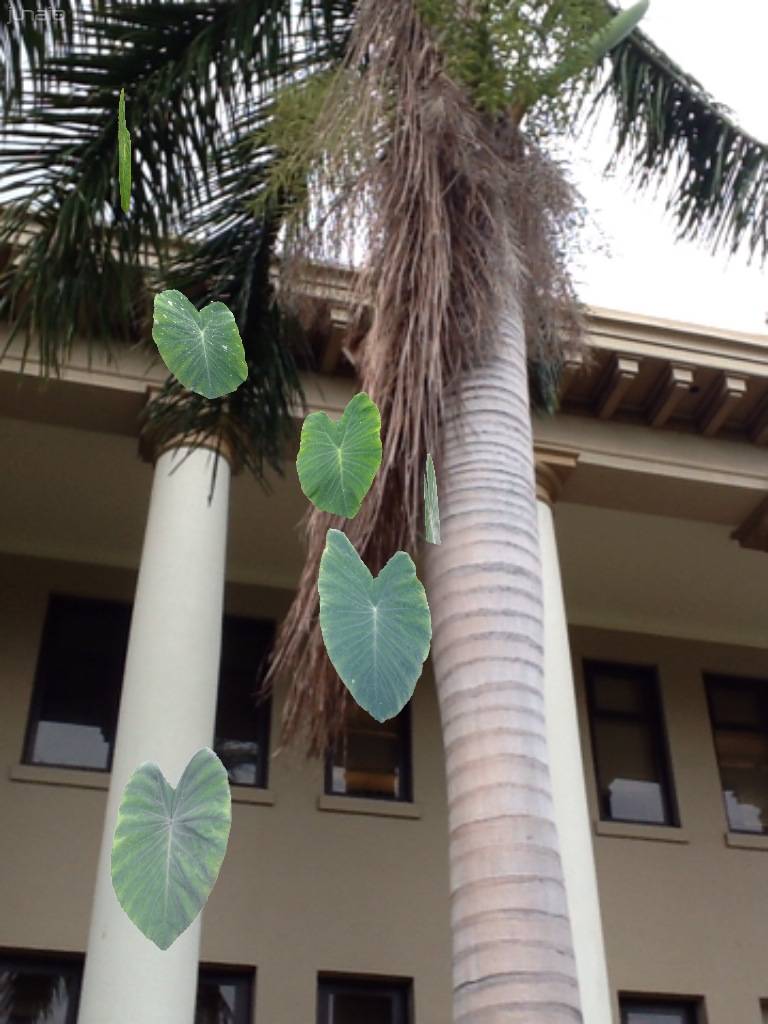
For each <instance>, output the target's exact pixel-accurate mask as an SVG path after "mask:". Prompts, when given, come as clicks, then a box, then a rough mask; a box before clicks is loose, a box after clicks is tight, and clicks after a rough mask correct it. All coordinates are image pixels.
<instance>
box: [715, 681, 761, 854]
mask: <svg viewBox="0 0 768 1024" xmlns="http://www.w3.org/2000/svg"><path fill="white" fill-rule="evenodd" d="M702 678H703V681H704V692H705V694H706V698H707V711H708V713H709V728H710V733H711V735H712V749H713V752H714V755H715V761H716V762H717V775H718V779H719V781H720V799H721V800H722V803H723V814H724V815H725V823H726V825H727V826H728V831H729V832H733V833H734V835H740V836H768V823H766V825H765V827H764V828H763V830H762V831H761V832H756V831H754V829H745V828H734V827H733V825H732V824H731V819H730V815H729V814H728V804H727V803H726V800H725V787H724V786H723V769H722V766H721V764H720V757H719V755H718V752H717V742H716V731H717V729H718V728H721V729H728V730H729V731H730V732H743V733H751V734H753V735H754V734H755V732H756V730H755V729H751V728H749V726H745V725H738V724H729V725H718V724H717V719H716V715H715V706H714V701H713V699H712V688H713V685H714V684H720V685H722V684H725V685H726V686H728V687H732V688H733V689H739V688H746V689H755V690H757V689H758V687H761V686H762V687H764V688H765V693H764V694H761V695H760V696H761V698H762V699H761V700H760V713H761V719H762V725H763V729H764V731H765V736H766V738H768V679H765V678H763V677H761V676H737V675H731V674H729V673H723V672H704V673H702ZM758 735H759V733H758Z"/></svg>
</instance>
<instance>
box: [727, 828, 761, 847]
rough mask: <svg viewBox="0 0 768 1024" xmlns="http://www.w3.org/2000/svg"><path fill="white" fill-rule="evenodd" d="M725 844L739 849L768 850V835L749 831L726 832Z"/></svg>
mask: <svg viewBox="0 0 768 1024" xmlns="http://www.w3.org/2000/svg"><path fill="white" fill-rule="evenodd" d="M725 845H726V846H732V847H734V848H735V849H739V850H768V836H766V835H760V834H759V833H757V832H756V833H755V834H754V835H752V834H750V833H749V832H726V833H725Z"/></svg>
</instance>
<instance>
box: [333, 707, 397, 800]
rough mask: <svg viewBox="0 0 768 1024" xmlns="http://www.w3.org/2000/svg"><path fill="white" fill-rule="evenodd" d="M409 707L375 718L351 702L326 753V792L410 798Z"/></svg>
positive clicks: (392, 798)
mask: <svg viewBox="0 0 768 1024" xmlns="http://www.w3.org/2000/svg"><path fill="white" fill-rule="evenodd" d="M409 715H410V709H409V707H408V705H406V706H405V707H404V708H403V710H402V711H401V712H400V714H399V715H397V716H396V717H395V718H391V719H389V721H387V722H377V721H376V720H375V719H374V718H371V716H370V715H369V714H368V712H367V711H363V709H362V708H361V707H359V706H358V705H357V704H354V703H350V705H349V708H348V712H347V719H346V723H347V724H346V729H345V731H344V733H343V734H342V736H341V737H340V738H339V741H338V743H337V744H336V747H335V749H334V750H333V751H332V752H331V753H330V754H329V756H328V763H327V768H326V792H328V793H336V794H339V795H344V796H359V797H372V798H374V799H383V800H410V799H411V793H410V722H409Z"/></svg>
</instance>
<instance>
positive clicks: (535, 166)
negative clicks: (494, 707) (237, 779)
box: [269, 0, 581, 754]
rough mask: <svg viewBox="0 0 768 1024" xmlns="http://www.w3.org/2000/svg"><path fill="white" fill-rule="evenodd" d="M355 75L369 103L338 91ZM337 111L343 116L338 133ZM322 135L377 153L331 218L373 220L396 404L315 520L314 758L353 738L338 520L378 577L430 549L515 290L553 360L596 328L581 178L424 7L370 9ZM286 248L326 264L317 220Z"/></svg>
mask: <svg viewBox="0 0 768 1024" xmlns="http://www.w3.org/2000/svg"><path fill="white" fill-rule="evenodd" d="M353 80H354V81H355V83H356V88H357V94H356V95H355V97H354V103H351V102H349V96H348V95H347V96H346V98H344V97H340V96H339V95H338V93H336V95H334V92H335V90H337V89H348V88H350V82H352V81H353ZM339 118H343V119H346V120H345V122H344V123H343V124H341V125H340V124H339V120H338V119H339ZM350 118H351V119H352V121H351V123H350V121H349V119H350ZM340 128H341V129H344V130H340ZM318 135H320V136H322V137H325V138H330V139H338V138H346V139H350V138H354V139H355V140H357V142H358V144H359V146H360V147H362V148H358V150H357V151H356V155H355V161H356V164H357V166H356V173H355V174H354V175H351V176H350V177H349V179H348V187H347V192H346V195H344V196H343V197H341V199H339V197H338V196H334V197H333V199H332V200H331V202H330V203H329V206H328V209H327V211H326V216H325V217H324V219H323V225H324V226H325V227H327V225H328V224H329V223H333V224H334V229H335V230H336V229H341V230H343V229H344V227H345V225H344V222H343V210H344V209H345V208H346V209H349V208H351V207H354V206H355V205H356V204H357V208H358V209H360V208H362V209H363V210H364V211H365V220H366V228H367V234H368V248H369V254H368V260H367V263H366V267H365V269H364V271H363V272H362V273H361V274H360V275H359V278H358V282H357V301H358V307H359V309H362V308H363V307H364V306H368V307H369V310H370V317H371V323H370V329H369V330H368V332H367V334H366V335H365V337H364V339H363V341H362V343H361V344H360V345H359V347H358V349H357V370H358V376H359V382H360V387H361V389H362V390H364V391H365V392H367V394H369V395H370V397H371V398H372V399H373V400H374V401H375V402H376V403H377V405H378V407H379V409H380V411H381V416H382V440H383V445H384V458H383V461H382V466H381V469H380V471H379V474H378V476H377V478H376V480H375V481H374V484H373V487H372V489H371V492H370V493H369V495H368V497H367V498H366V500H365V502H364V503H363V507H362V509H361V511H360V512H359V514H358V516H357V517H356V518H355V519H354V520H351V521H349V520H342V519H339V518H338V517H333V516H330V515H328V514H326V513H323V512H320V511H318V510H316V509H312V510H311V511H310V512H309V513H308V515H307V518H306V537H307V558H306V562H305V565H304V570H303V572H302V575H301V579H300V582H299V586H298V592H297V594H296V596H295V599H294V602H293V604H292V606H291V609H290V611H289V613H288V616H287V618H286V619H285V621H284V622H283V624H282V627H281V629H280V630H279V633H278V637H277V642H276V648H275V651H274V653H273V659H272V664H271V668H270V674H269V679H270V680H272V679H274V678H275V677H276V676H277V675H284V676H286V677H288V678H289V679H290V680H291V688H290V691H289V695H288V699H287V705H286V709H285V715H284V723H283V724H284V730H283V738H284V739H285V740H286V741H289V740H291V739H294V738H296V737H297V736H298V734H300V733H301V734H303V738H304V739H305V740H306V741H307V748H308V752H309V753H310V754H318V753H321V752H322V751H323V750H324V749H325V747H326V746H327V744H328V742H329V741H330V740H332V739H333V738H335V736H336V735H337V734H338V731H339V730H340V728H341V726H342V723H343V716H344V709H345V701H346V690H345V689H344V687H343V685H342V684H341V682H340V680H339V679H338V677H337V675H336V673H335V671H334V670H333V667H332V665H331V664H330V661H329V660H328V657H327V655H326V652H325V648H324V646H323V641H322V636H321V633H320V627H319V623H318V612H319V604H318V594H317V576H318V569H319V563H320V557H321V555H322V552H323V548H324V544H325V538H326V533H327V531H328V529H329V527H334V528H337V529H343V530H344V531H345V532H346V533H347V535H348V536H349V538H350V540H351V541H352V543H353V544H354V545H355V547H356V549H357V551H358V553H359V554H360V556H361V558H362V559H363V560H364V562H365V563H366V564H367V565H368V567H369V569H370V570H371V571H372V572H373V573H378V572H379V571H380V569H381V568H382V567H383V565H384V564H385V563H386V562H387V560H388V559H389V558H390V557H391V556H392V555H393V554H394V553H395V552H396V551H398V550H406V551H409V552H410V553H411V554H412V555H414V554H415V553H416V550H417V547H418V543H419V533H420V523H421V494H420V488H421V477H422V472H423V466H424V459H425V457H426V453H427V452H428V451H431V452H433V453H435V454H437V453H438V452H439V450H440V423H441V418H442V414H443V407H444V401H445V397H446V395H447V394H448V392H449V390H450V389H451V387H452V385H453V384H454V383H455V382H456V381H457V379H458V378H459V376H460V375H461V374H462V373H463V371H465V370H466V369H467V368H468V367H470V366H471V365H473V364H475V363H476V362H477V361H479V360H481V359H482V358H483V357H484V354H485V347H486V346H485V342H486V339H487V338H489V337H491V336H492V334H493V321H494V317H495V313H496V308H497V304H498V301H499V292H500V290H501V289H503V288H515V289H518V290H520V291H522V293H523V295H524V296H525V300H526V316H527V319H528V324H529V328H530V334H529V337H530V338H531V339H532V349H533V350H532V353H531V355H532V357H533V358H534V359H537V360H539V361H541V362H544V363H547V362H548V363H550V364H551V363H552V362H553V361H556V360H557V358H558V353H559V352H560V351H561V349H562V348H563V346H566V347H573V346H574V345H576V344H578V339H579V338H580V334H581V332H580V327H581V324H580V311H579V308H578V305H577V303H576V301H575V298H574V295H573V292H572V290H571V286H570V282H569V278H568V275H567V273H566V271H565V265H564V253H563V251H562V248H561V247H560V246H559V245H558V241H557V225H558V224H560V223H563V222H566V223H567V221H568V216H569V215H570V213H571V211H572V210H573V209H574V208H575V199H574V196H573V194H572V192H571V190H570V188H569V186H568V185H567V184H566V183H565V180H564V178H563V177H562V174H561V173H560V171H559V168H558V167H557V166H556V165H555V164H554V163H552V162H550V161H549V160H548V159H547V158H546V157H545V156H544V154H543V153H542V152H541V151H540V150H538V149H537V148H536V147H535V146H533V145H532V144H530V143H529V142H527V141H526V140H525V138H524V137H523V136H522V135H521V134H520V133H519V131H518V130H517V129H515V128H512V127H510V126H509V125H508V124H507V123H506V122H505V121H504V120H502V119H495V118H491V117H490V116H488V115H485V114H483V113H481V112H479V111H478V110H477V109H476V108H475V107H474V106H473V104H472V103H471V102H470V100H469V99H468V97H467V95H466V93H465V91H464V90H463V89H462V88H461V87H460V86H459V85H458V84H457V83H455V82H454V81H452V80H451V79H450V78H449V77H448V76H447V74H446V73H445V70H444V67H443V64H442V61H441V57H440V53H439V52H438V49H437V48H436V46H435V44H434V41H433V39H432V38H431V37H430V34H429V31H428V29H427V28H426V27H425V25H424V23H423V22H422V21H421V19H420V18H419V16H418V14H417V12H416V9H415V4H414V2H413V0H389V2H388V3H385V4H383V3H381V2H380V0H362V2H361V3H360V5H359V8H358V13H357V20H356V24H355V27H354V29H353V34H352V37H351V41H350V48H349V51H348V55H347V58H346V65H345V68H344V69H343V71H342V74H340V75H339V76H338V79H337V83H336V85H335V87H334V89H333V90H331V93H330V94H329V101H328V103H327V105H326V107H325V108H324V110H323V112H322V114H321V115H320V120H319V122H318V126H317V134H316V137H317V136H318ZM361 153H363V154H368V155H369V159H364V160H360V154H361ZM338 158H339V154H338V153H336V154H334V153H331V154H330V155H326V157H325V166H326V167H328V166H331V167H333V168H334V174H335V176H334V181H335V183H336V184H338V182H339V180H341V179H342V178H343V175H340V174H339V173H338V165H339V159H338ZM322 180H323V179H322V174H321V175H320V177H319V187H320V191H321V192H322ZM289 238H290V246H291V248H292V255H293V262H292V261H291V260H290V259H289V260H287V266H288V267H290V268H292V269H294V270H295V267H296V262H295V261H296V259H298V258H300V257H302V256H304V257H307V256H310V257H311V256H312V255H314V250H313V246H315V245H316V242H317V226H316V227H315V230H314V233H310V235H309V236H304V237H302V235H301V233H300V232H299V234H298V236H291V235H289ZM507 247H511V248H512V250H513V251H515V252H517V253H518V254H520V253H525V254H526V261H525V262H523V260H522V258H521V257H519V258H518V261H517V262H518V271H517V273H516V275H515V278H514V279H512V280H503V279H502V280H500V279H499V273H498V267H499V266H500V265H501V261H502V253H503V252H504V251H505V249H506V248H507ZM297 276H298V275H297Z"/></svg>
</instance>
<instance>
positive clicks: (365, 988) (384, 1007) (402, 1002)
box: [317, 978, 410, 1024]
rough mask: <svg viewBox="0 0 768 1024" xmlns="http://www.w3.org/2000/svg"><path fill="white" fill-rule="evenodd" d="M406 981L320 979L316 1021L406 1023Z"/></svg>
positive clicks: (331, 1023)
mask: <svg viewBox="0 0 768 1024" xmlns="http://www.w3.org/2000/svg"><path fill="white" fill-rule="evenodd" d="M409 989H410V986H409V983H407V982H402V981H398V982H394V981H362V980H357V979H349V978H322V979H321V980H320V985H319V991H318V1004H317V1005H318V1013H317V1020H318V1024H408V1022H409V1020H410V1013H409V1007H408V1003H409Z"/></svg>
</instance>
